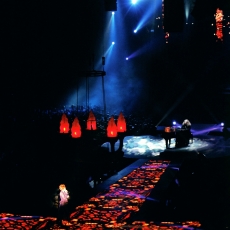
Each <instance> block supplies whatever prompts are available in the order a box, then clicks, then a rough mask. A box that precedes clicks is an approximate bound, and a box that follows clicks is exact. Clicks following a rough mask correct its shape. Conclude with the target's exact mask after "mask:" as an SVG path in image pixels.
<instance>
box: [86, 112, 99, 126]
mask: <svg viewBox="0 0 230 230" xmlns="http://www.w3.org/2000/svg"><path fill="white" fill-rule="evenodd" d="M86 129H87V130H96V129H97V123H96V117H95V116H94V114H93V112H92V110H90V112H89V118H88V120H87V128H86Z"/></svg>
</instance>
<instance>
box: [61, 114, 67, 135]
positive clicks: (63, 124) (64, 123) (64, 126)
mask: <svg viewBox="0 0 230 230" xmlns="http://www.w3.org/2000/svg"><path fill="white" fill-rule="evenodd" d="M68 132H69V121H68V118H67V116H66V115H65V114H64V113H63V114H62V118H61V122H60V133H68Z"/></svg>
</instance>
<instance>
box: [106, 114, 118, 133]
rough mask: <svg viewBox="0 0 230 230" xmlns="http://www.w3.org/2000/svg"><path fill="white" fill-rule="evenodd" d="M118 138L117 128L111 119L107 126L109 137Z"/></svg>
mask: <svg viewBox="0 0 230 230" xmlns="http://www.w3.org/2000/svg"><path fill="white" fill-rule="evenodd" d="M116 136H117V126H116V123H115V121H114V118H113V117H111V118H110V119H109V122H108V126H107V137H116Z"/></svg>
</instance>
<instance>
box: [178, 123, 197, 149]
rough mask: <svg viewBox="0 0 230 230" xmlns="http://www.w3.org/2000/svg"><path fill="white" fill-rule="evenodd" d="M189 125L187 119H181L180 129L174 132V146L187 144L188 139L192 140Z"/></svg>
mask: <svg viewBox="0 0 230 230" xmlns="http://www.w3.org/2000/svg"><path fill="white" fill-rule="evenodd" d="M191 126H192V124H191V122H190V121H189V120H188V119H185V120H184V121H183V123H182V126H181V129H178V130H177V133H176V146H181V147H182V146H188V144H189V140H190V139H192V140H193V135H192V133H191Z"/></svg>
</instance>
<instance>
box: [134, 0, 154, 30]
mask: <svg viewBox="0 0 230 230" xmlns="http://www.w3.org/2000/svg"><path fill="white" fill-rule="evenodd" d="M146 9H147V10H146V11H145V12H144V14H143V16H142V18H141V20H140V22H139V23H138V25H137V26H136V29H135V30H137V31H138V30H140V29H141V28H143V27H144V26H146V25H147V24H148V23H149V22H151V23H153V22H152V17H153V13H154V12H156V10H157V5H156V4H153V3H151V5H149V7H147V8H146Z"/></svg>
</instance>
